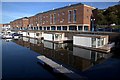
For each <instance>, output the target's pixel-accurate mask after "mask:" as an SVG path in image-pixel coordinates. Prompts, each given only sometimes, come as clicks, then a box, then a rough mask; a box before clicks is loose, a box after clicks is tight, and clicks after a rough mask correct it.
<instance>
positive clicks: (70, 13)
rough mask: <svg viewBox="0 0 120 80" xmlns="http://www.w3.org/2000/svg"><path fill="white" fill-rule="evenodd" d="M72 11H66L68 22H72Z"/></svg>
mask: <svg viewBox="0 0 120 80" xmlns="http://www.w3.org/2000/svg"><path fill="white" fill-rule="evenodd" d="M71 17H72V11H68V22H72V19H71Z"/></svg>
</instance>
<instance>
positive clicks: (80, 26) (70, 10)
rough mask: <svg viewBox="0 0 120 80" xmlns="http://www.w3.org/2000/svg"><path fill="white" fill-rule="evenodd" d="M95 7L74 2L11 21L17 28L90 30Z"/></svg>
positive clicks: (14, 27)
mask: <svg viewBox="0 0 120 80" xmlns="http://www.w3.org/2000/svg"><path fill="white" fill-rule="evenodd" d="M94 9H95V8H94V7H91V6H88V5H85V4H81V3H78V4H73V5H69V6H65V7H62V8H58V9H53V10H50V11H47V12H42V13H38V14H36V15H34V16H31V17H28V18H27V17H24V18H21V19H17V20H14V21H11V22H10V25H11V27H12V28H13V29H17V30H68V31H69V30H81V31H89V30H90V27H91V16H92V10H94Z"/></svg>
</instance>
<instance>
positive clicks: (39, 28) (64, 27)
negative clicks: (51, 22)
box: [20, 26, 88, 31]
mask: <svg viewBox="0 0 120 80" xmlns="http://www.w3.org/2000/svg"><path fill="white" fill-rule="evenodd" d="M20 29H21V30H25V29H28V28H22V27H21V28H20ZM29 29H31V30H80V31H82V30H85V31H88V26H84V29H83V27H82V26H78V29H77V27H76V26H69V29H68V27H67V26H62V27H61V26H57V27H55V26H51V27H30V28H29Z"/></svg>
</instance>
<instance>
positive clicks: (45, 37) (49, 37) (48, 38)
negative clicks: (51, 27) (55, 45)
mask: <svg viewBox="0 0 120 80" xmlns="http://www.w3.org/2000/svg"><path fill="white" fill-rule="evenodd" d="M43 36H44V40H49V41H53V39H52V34H48V33H44V34H43Z"/></svg>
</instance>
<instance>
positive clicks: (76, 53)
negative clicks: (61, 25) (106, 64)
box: [14, 37, 111, 71]
mask: <svg viewBox="0 0 120 80" xmlns="http://www.w3.org/2000/svg"><path fill="white" fill-rule="evenodd" d="M14 42H15V43H17V44H19V45H21V46H24V47H27V48H30V49H31V50H33V51H35V52H38V53H40V54H42V55H45V56H47V57H49V58H51V59H53V60H55V61H58V62H60V63H62V64H65V65H67V66H68V67H73V68H75V69H79V70H82V71H84V70H86V69H89V68H90V67H92V66H94V65H95V64H98V63H101V62H103V61H104V60H106V59H107V58H109V57H110V56H111V54H103V53H99V52H95V51H91V50H86V49H82V48H78V47H75V46H73V45H72V43H64V44H56V43H52V42H48V41H41V40H38V39H30V38H25V37H23V38H22V39H21V40H17V41H14Z"/></svg>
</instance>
